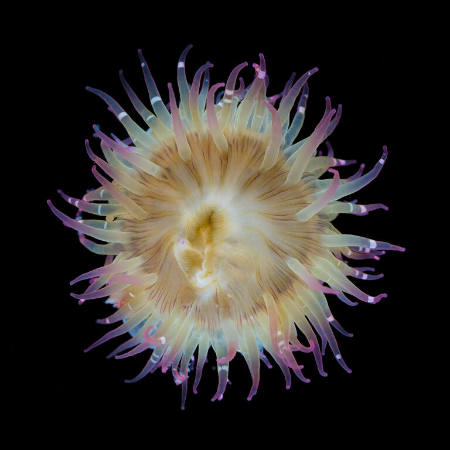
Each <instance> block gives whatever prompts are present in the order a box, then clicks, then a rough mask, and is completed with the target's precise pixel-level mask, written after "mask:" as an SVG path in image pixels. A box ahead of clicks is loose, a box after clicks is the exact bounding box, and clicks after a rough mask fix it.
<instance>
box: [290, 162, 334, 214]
mask: <svg viewBox="0 0 450 450" xmlns="http://www.w3.org/2000/svg"><path fill="white" fill-rule="evenodd" d="M329 172H332V173H333V174H334V175H333V181H332V183H331V184H330V187H329V188H328V189H327V190H326V191H325V192H324V193H323V194H322V195H321V196H320V197H319V198H317V199H316V200H314V201H313V202H312V203H311V204H310V205H308V206H307V207H306V208H303V209H302V210H301V211H299V212H298V213H297V214H296V215H295V217H296V219H297V220H298V221H299V222H307V221H308V220H309V219H311V217H312V216H314V215H316V214H317V213H319V212H320V211H321V210H322V209H323V208H324V207H325V206H326V205H327V204H328V203H329V202H330V201H331V199H332V198H333V196H334V194H335V193H336V191H337V189H338V187H339V173H338V171H337V170H334V169H330V170H329Z"/></svg>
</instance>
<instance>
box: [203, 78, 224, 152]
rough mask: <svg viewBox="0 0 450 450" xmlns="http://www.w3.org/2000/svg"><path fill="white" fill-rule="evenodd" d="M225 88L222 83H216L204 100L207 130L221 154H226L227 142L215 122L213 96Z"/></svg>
mask: <svg viewBox="0 0 450 450" xmlns="http://www.w3.org/2000/svg"><path fill="white" fill-rule="evenodd" d="M223 86H225V85H224V83H217V84H215V85H214V86H212V87H211V89H210V90H209V92H208V98H207V100H206V116H207V120H208V128H209V131H210V132H211V136H212V138H213V141H214V143H215V144H216V146H217V148H218V149H219V151H221V152H226V151H227V149H228V142H227V140H226V138H225V136H224V134H223V132H222V130H221V129H220V126H219V123H218V121H217V115H216V109H215V105H214V94H215V93H216V91H217V89H219V88H220V87H223Z"/></svg>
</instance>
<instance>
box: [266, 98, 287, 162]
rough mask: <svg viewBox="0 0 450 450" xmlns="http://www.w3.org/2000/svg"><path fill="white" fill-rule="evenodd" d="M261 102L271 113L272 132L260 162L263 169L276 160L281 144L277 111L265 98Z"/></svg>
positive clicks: (279, 121)
mask: <svg viewBox="0 0 450 450" xmlns="http://www.w3.org/2000/svg"><path fill="white" fill-rule="evenodd" d="M261 103H263V105H264V106H265V107H266V108H267V109H268V110H269V111H270V114H271V115H272V133H271V137H270V144H269V146H268V147H267V148H266V152H265V154H264V159H263V162H262V164H261V168H262V169H265V170H269V169H271V168H272V167H273V166H274V165H275V163H276V162H277V159H278V155H279V152H280V145H281V138H282V135H281V119H280V115H279V114H278V111H277V110H276V109H275V108H274V107H273V106H272V105H271V104H270V103H269V102H267V101H266V100H262V101H261Z"/></svg>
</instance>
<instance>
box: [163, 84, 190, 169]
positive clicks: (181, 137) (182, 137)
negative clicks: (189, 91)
mask: <svg viewBox="0 0 450 450" xmlns="http://www.w3.org/2000/svg"><path fill="white" fill-rule="evenodd" d="M168 88H169V98H170V111H171V112H172V124H173V131H174V133H175V142H176V145H177V149H178V154H179V155H180V157H181V159H182V160H183V161H188V160H189V159H190V158H191V154H192V152H191V148H190V147H189V143H188V140H187V137H186V132H185V131H184V128H183V123H182V121H181V117H180V111H179V110H178V107H177V103H176V100H175V94H174V92H173V89H172V83H169V84H168Z"/></svg>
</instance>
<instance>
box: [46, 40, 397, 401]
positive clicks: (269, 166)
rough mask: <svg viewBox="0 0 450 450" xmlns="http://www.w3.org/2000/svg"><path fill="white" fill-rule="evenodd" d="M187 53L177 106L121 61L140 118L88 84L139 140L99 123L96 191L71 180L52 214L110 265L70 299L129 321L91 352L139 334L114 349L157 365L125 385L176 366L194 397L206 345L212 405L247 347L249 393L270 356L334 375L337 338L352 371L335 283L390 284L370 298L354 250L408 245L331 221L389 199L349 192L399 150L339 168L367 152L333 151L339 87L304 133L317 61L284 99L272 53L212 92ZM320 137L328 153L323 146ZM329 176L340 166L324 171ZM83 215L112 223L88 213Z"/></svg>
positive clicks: (377, 251) (363, 255) (298, 368)
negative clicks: (68, 208)
mask: <svg viewBox="0 0 450 450" xmlns="http://www.w3.org/2000/svg"><path fill="white" fill-rule="evenodd" d="M190 48H191V46H188V47H187V48H186V49H185V50H184V51H183V53H182V54H181V57H180V59H179V62H178V71H177V81H178V90H179V101H177V99H176V96H175V92H174V89H173V87H172V85H171V84H170V83H169V84H168V92H169V103H168V104H167V105H166V104H165V103H164V102H163V100H162V97H161V94H160V93H159V91H158V89H157V87H156V84H155V82H154V80H153V77H152V75H151V73H150V70H149V67H148V65H147V62H146V61H145V59H144V57H143V55H142V52H141V51H139V58H140V61H141V66H142V70H143V73H144V77H145V82H146V85H147V89H148V92H149V97H150V103H151V107H152V111H151V110H149V109H148V108H147V106H145V105H144V103H142V102H141V100H140V99H139V98H138V97H137V95H136V94H135V92H134V91H133V90H132V88H131V87H130V85H129V84H128V83H127V81H126V80H125V78H124V75H123V73H122V72H120V80H121V82H122V84H123V86H124V88H125V90H126V92H127V94H128V96H129V98H130V100H131V103H132V104H133V106H134V108H135V109H136V111H137V112H138V113H139V115H140V116H141V118H142V121H143V122H142V123H145V126H144V127H142V126H139V125H138V123H136V122H135V121H134V120H133V119H132V118H131V117H130V116H129V115H128V113H126V112H125V110H124V108H122V107H121V106H120V105H119V104H118V103H117V102H116V101H115V100H114V99H113V98H111V97H110V96H109V95H107V94H106V93H104V92H102V91H100V90H97V89H93V88H89V87H88V88H87V89H88V91H90V92H93V93H94V94H96V95H98V96H99V97H100V98H101V99H102V100H104V101H105V102H106V104H107V105H108V107H109V109H110V110H111V111H112V112H113V113H114V114H115V116H116V117H117V119H118V120H119V121H120V122H121V124H122V125H123V126H124V128H125V129H126V131H127V133H128V135H129V137H127V138H126V139H119V138H118V137H116V136H115V135H111V136H108V135H107V134H105V133H103V132H102V131H101V130H100V127H98V126H94V131H95V132H94V136H95V137H96V138H98V139H99V140H100V148H101V151H102V153H103V156H104V159H102V158H100V157H99V156H97V155H96V154H95V153H94V152H93V151H92V150H91V147H90V145H89V142H88V141H87V140H86V149H87V153H88V155H89V158H90V159H91V160H92V161H93V162H94V164H95V165H94V167H93V169H92V172H93V175H94V177H95V178H96V179H97V181H98V182H99V183H100V187H98V188H97V189H94V190H90V191H88V192H87V193H86V195H85V196H84V197H83V198H82V199H77V198H73V197H69V196H67V195H66V194H64V193H63V192H62V191H59V193H60V194H61V196H62V197H63V198H64V199H65V200H66V201H67V202H68V203H70V204H71V205H74V206H75V207H77V208H78V212H77V214H76V218H75V219H73V218H71V217H69V216H67V215H66V214H64V213H62V212H61V211H59V210H58V209H56V208H55V207H54V206H53V204H52V202H51V201H48V204H49V206H50V208H51V210H52V211H53V213H54V214H55V215H56V216H57V217H58V218H59V219H61V221H62V222H63V223H64V224H65V225H66V226H68V227H71V228H73V229H75V230H76V231H78V236H79V239H80V242H81V244H83V245H84V246H85V247H86V248H88V249H89V250H90V251H92V252H94V253H96V254H100V255H106V262H105V264H104V265H103V266H102V267H100V268H97V269H94V270H91V271H89V272H87V273H85V274H83V275H80V276H79V277H77V278H75V279H74V280H73V281H72V282H71V285H73V284H74V283H78V282H80V281H82V280H90V284H89V287H88V288H87V289H86V290H85V291H84V292H83V293H82V294H71V295H72V296H73V297H75V298H76V299H78V300H79V302H80V303H83V302H85V301H88V300H92V299H96V298H104V297H107V300H106V302H107V303H109V304H112V305H114V306H115V307H116V308H117V309H116V310H115V312H114V313H113V314H112V315H111V316H109V317H107V318H105V319H102V320H100V321H99V322H100V323H103V324H119V325H118V326H117V327H116V328H114V329H112V330H111V331H109V332H108V333H106V334H105V335H104V336H103V337H102V338H100V339H99V340H97V341H96V342H94V343H93V344H92V345H91V346H90V347H89V348H88V349H86V351H88V350H90V349H93V348H94V347H97V346H98V345H100V344H102V343H104V342H106V341H108V340H110V339H112V338H115V337H118V336H121V335H124V334H127V333H129V338H128V340H126V341H125V342H123V343H122V344H121V345H119V347H118V348H117V349H116V350H114V351H113V352H112V353H111V354H110V355H109V356H110V357H115V358H117V359H121V358H126V357H129V356H132V355H136V354H138V353H140V352H144V351H146V350H149V349H150V350H151V355H149V359H148V362H147V363H146V365H145V367H144V368H143V369H142V371H141V372H140V373H139V374H138V375H137V376H136V377H135V378H133V379H132V380H127V381H129V382H134V381H138V380H140V379H141V378H143V377H144V376H145V375H147V374H148V373H152V372H154V371H155V370H157V369H158V368H161V370H162V372H166V371H167V370H168V369H169V368H170V369H171V372H172V374H173V378H174V381H175V383H177V384H181V385H182V408H184V405H185V399H186V394H187V387H188V379H189V374H190V372H191V371H192V370H193V369H194V366H195V379H194V381H193V391H194V392H196V391H197V387H198V384H199V381H200V378H201V374H202V369H203V366H204V363H205V360H206V357H207V354H208V350H209V348H210V347H212V348H213V350H214V352H215V355H216V359H217V374H218V387H217V392H216V393H215V395H214V396H213V398H212V400H221V399H222V397H223V395H224V392H225V388H226V386H227V383H228V371H229V363H230V361H232V360H233V358H234V357H235V356H236V355H237V353H240V354H241V355H242V356H243V357H244V359H245V361H246V363H247V364H248V367H249V369H250V373H251V378H252V385H251V389H250V393H249V395H248V400H250V399H251V398H252V397H253V396H254V395H255V393H256V392H257V389H258V384H259V379H260V361H263V362H264V363H265V364H266V365H268V366H269V367H270V366H271V365H270V362H269V359H268V357H267V354H268V355H270V356H271V358H273V360H274V361H275V362H276V363H277V364H278V365H279V366H280V368H281V370H282V372H283V374H284V376H285V379H286V388H289V387H290V384H291V370H292V372H293V373H294V374H295V375H296V376H297V377H298V378H299V379H300V380H302V381H303V382H309V381H310V380H309V379H307V378H306V377H305V376H304V375H303V373H302V368H303V366H302V365H300V364H299V362H298V360H300V357H299V356H300V355H299V353H297V352H300V353H308V352H311V353H312V354H313V356H314V359H315V362H316V365H317V369H318V372H319V373H320V374H321V375H322V376H326V372H325V371H324V369H323V363H322V356H323V355H324V354H325V350H326V347H327V345H329V347H330V348H331V351H332V352H333V354H334V356H335V358H336V360H337V361H338V363H339V364H340V365H341V366H342V367H343V368H344V369H345V370H346V371H347V372H350V369H349V368H348V366H347V365H346V363H345V362H344V359H343V358H342V355H341V352H340V351H339V347H338V344H337V342H336V339H335V336H334V334H333V330H332V328H335V329H336V330H338V331H339V332H341V333H342V334H344V335H350V334H349V333H347V332H346V331H344V330H343V328H342V327H341V326H340V325H339V323H338V322H337V320H336V319H335V318H334V317H333V315H332V313H331V312H330V309H329V307H328V303H327V299H326V297H325V294H331V295H335V296H337V298H338V299H339V300H341V301H343V302H344V303H347V304H349V305H354V304H356V303H355V302H354V301H352V300H351V299H349V298H348V297H347V296H346V294H350V295H351V296H353V297H355V298H356V299H358V300H360V301H363V302H367V303H377V302H378V301H379V300H380V299H382V298H383V297H386V294H380V295H374V296H371V295H367V294H365V293H364V292H363V291H361V290H360V289H359V288H358V287H357V286H355V284H353V283H352V282H351V281H350V280H349V277H353V278H358V279H362V280H372V279H377V278H380V277H381V276H382V274H379V275H374V274H369V273H367V272H371V271H372V270H373V269H372V268H369V267H350V266H349V265H348V263H347V261H346V259H348V258H349V259H355V260H361V259H375V260H377V259H379V256H380V255H382V254H384V253H385V250H398V251H403V250H404V249H403V248H401V247H398V246H396V245H391V244H388V243H386V242H380V241H375V240H373V239H367V238H364V237H360V236H356V235H352V234H341V233H340V232H339V231H338V230H337V229H336V228H335V227H334V226H333V225H332V223H331V222H332V221H333V220H334V219H335V218H336V216H337V215H338V214H356V215H366V214H368V212H369V211H373V210H375V209H379V208H382V209H386V210H387V207H386V206H385V205H382V204H370V205H360V204H357V203H355V202H349V201H340V199H342V198H343V197H346V196H349V195H351V194H353V193H354V192H356V191H358V190H360V189H361V188H362V187H364V186H365V185H367V184H368V183H370V182H371V181H372V180H373V179H374V178H375V177H376V176H377V175H378V173H379V172H380V170H381V168H382V167H383V165H384V164H385V162H386V157H387V149H386V147H383V152H382V156H381V158H380V159H379V160H378V162H377V163H376V165H375V167H373V168H372V169H371V170H370V171H368V172H367V173H365V174H363V171H364V166H363V165H362V166H361V167H360V168H359V170H358V171H357V172H356V173H355V174H354V175H353V176H350V177H348V178H345V179H341V178H340V176H339V173H338V171H337V170H336V169H335V168H336V167H339V166H346V165H349V164H351V163H354V162H355V161H346V160H342V159H336V158H335V157H334V156H333V150H332V147H331V145H330V143H329V142H328V141H327V140H326V139H327V138H328V136H329V135H330V134H331V133H332V132H333V130H334V128H335V127H336V125H337V123H338V121H339V118H340V116H341V105H339V106H338V108H337V109H333V108H332V106H331V102H330V99H329V98H328V97H327V98H326V101H325V111H324V113H323V117H322V119H321V120H320V122H319V124H318V125H317V126H316V128H315V129H314V131H313V132H312V133H311V135H309V136H307V137H305V138H303V139H301V140H298V141H296V139H297V136H298V134H299V131H300V129H301V127H302V124H303V119H304V114H305V107H306V102H307V99H308V84H307V81H308V80H309V78H310V77H311V75H313V74H314V73H315V72H317V68H314V69H312V70H309V71H308V72H306V73H305V74H304V75H303V76H301V77H300V78H299V79H298V80H297V81H295V82H294V77H291V79H290V80H289V81H288V82H287V83H286V85H285V87H284V89H283V91H282V92H281V93H280V94H278V95H273V96H269V97H268V96H267V94H266V89H267V86H268V77H267V75H266V62H265V59H264V56H263V55H262V54H260V55H259V64H253V68H254V70H255V76H254V79H253V81H252V82H251V83H250V84H249V85H248V86H245V83H244V80H243V79H242V78H240V80H239V81H240V85H239V87H236V81H237V78H238V75H239V73H240V71H241V70H242V69H244V68H245V67H246V66H247V63H242V64H239V65H238V66H237V67H235V68H234V69H233V70H232V71H231V73H230V75H229V77H228V80H227V82H226V84H225V83H218V84H214V85H213V86H212V87H209V69H210V68H211V67H212V64H210V63H206V64H204V65H203V66H201V67H200V69H198V71H197V72H196V73H195V75H194V78H193V81H192V83H191V84H188V81H187V78H186V72H185V61H186V55H187V53H188V51H189V50H190ZM219 90H220V92H219ZM297 98H299V100H298V104H297V106H296V109H295V113H291V111H292V109H293V107H294V104H295V102H296V100H297ZM322 143H324V144H325V145H326V148H327V156H324V155H322V151H321V150H319V146H321V144H322ZM100 170H101V171H102V172H103V174H102V173H100ZM328 173H331V174H332V177H326V175H327V174H328ZM105 175H106V176H107V177H109V178H110V179H109V180H108V179H107V178H106V176H105ZM323 175H325V178H321V177H322V176H323ZM83 213H88V214H89V215H96V216H100V217H104V219H102V220H98V219H92V218H88V219H86V218H83V217H82V214H83ZM86 236H90V237H92V238H94V239H95V240H91V239H88V238H87V237H86ZM98 240H100V241H103V243H100V242H98Z"/></svg>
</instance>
